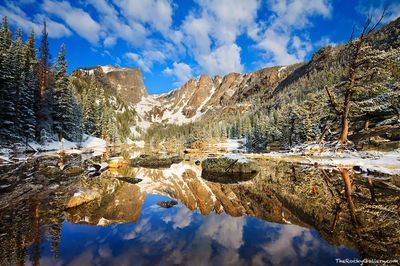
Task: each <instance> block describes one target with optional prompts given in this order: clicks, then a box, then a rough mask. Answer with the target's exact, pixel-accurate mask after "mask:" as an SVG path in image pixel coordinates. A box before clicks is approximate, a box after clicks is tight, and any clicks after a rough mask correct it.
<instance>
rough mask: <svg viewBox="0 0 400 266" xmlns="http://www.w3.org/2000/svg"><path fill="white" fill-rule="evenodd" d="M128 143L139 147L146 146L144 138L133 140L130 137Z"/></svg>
mask: <svg viewBox="0 0 400 266" xmlns="http://www.w3.org/2000/svg"><path fill="white" fill-rule="evenodd" d="M126 144H128V145H135V146H136V147H138V148H144V144H145V143H144V140H140V141H139V140H136V141H133V140H131V139H129V138H128V140H127V142H126Z"/></svg>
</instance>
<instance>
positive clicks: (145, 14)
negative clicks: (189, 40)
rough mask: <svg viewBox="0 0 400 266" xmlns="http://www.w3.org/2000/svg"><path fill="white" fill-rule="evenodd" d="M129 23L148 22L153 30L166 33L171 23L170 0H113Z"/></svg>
mask: <svg viewBox="0 0 400 266" xmlns="http://www.w3.org/2000/svg"><path fill="white" fill-rule="evenodd" d="M114 2H115V4H116V5H118V6H119V7H120V8H121V11H122V13H123V14H124V15H125V17H126V18H127V19H128V20H129V23H130V24H131V23H136V22H138V21H139V22H142V23H148V24H149V25H151V26H152V27H153V28H154V29H155V30H157V31H160V32H162V33H167V32H168V30H169V28H170V26H171V24H172V7H171V2H170V1H167V0H147V1H143V0H115V1H114Z"/></svg>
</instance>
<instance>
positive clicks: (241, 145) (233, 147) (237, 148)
mask: <svg viewBox="0 0 400 266" xmlns="http://www.w3.org/2000/svg"><path fill="white" fill-rule="evenodd" d="M246 141H247V139H246V138H241V139H227V140H226V142H219V143H212V144H209V145H208V146H209V147H215V148H226V149H227V150H228V151H230V152H244V151H246V147H245V145H246Z"/></svg>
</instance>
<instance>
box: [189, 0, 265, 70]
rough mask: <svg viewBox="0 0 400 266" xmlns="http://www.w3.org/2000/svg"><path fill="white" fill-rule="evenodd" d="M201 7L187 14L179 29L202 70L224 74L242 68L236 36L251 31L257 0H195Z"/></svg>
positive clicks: (253, 24)
mask: <svg viewBox="0 0 400 266" xmlns="http://www.w3.org/2000/svg"><path fill="white" fill-rule="evenodd" d="M197 3H198V5H199V6H200V9H199V10H197V12H195V11H193V12H192V13H190V14H189V15H187V16H186V18H185V20H184V22H183V24H182V26H181V31H182V33H183V36H184V37H183V42H184V43H185V45H186V46H187V47H188V48H189V50H190V51H191V53H192V54H193V56H194V58H195V60H196V61H197V62H198V64H199V65H200V67H201V68H202V69H201V71H202V72H205V73H207V74H210V75H216V74H219V75H225V74H227V73H229V72H232V71H234V72H240V71H242V70H243V65H242V64H241V58H240V50H241V49H240V47H239V46H238V45H237V44H236V40H237V38H238V36H240V35H242V34H244V33H247V32H254V29H256V28H257V24H256V22H255V20H256V18H257V10H258V8H259V5H260V3H259V1H258V0H249V1H241V0H198V1H197Z"/></svg>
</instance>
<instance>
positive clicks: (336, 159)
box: [244, 149, 400, 175]
mask: <svg viewBox="0 0 400 266" xmlns="http://www.w3.org/2000/svg"><path fill="white" fill-rule="evenodd" d="M244 155H245V156H246V157H250V158H270V159H276V160H284V161H288V162H301V163H304V164H310V165H314V164H318V165H320V166H334V167H344V168H349V167H353V166H359V167H360V168H361V169H362V170H363V171H364V172H367V171H371V172H373V171H376V172H379V173H383V174H391V175H400V149H397V150H395V151H392V152H377V151H344V152H334V151H325V152H320V153H317V152H314V153H310V154H304V155H301V154H298V153H293V152H289V153H285V152H270V153H262V154H251V153H250V154H244Z"/></svg>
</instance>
